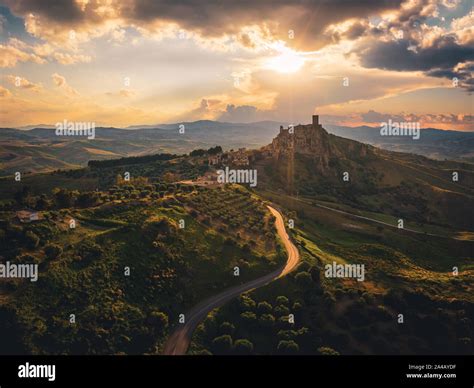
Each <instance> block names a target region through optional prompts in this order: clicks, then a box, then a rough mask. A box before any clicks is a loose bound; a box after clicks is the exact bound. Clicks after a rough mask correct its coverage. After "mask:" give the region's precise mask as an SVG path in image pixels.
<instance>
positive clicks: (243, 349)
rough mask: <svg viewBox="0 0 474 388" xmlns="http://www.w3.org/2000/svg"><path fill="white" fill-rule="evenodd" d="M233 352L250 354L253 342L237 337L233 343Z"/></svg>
mask: <svg viewBox="0 0 474 388" xmlns="http://www.w3.org/2000/svg"><path fill="white" fill-rule="evenodd" d="M234 352H235V353H236V354H252V352H253V343H252V342H250V341H249V340H246V339H238V340H237V341H235V343H234Z"/></svg>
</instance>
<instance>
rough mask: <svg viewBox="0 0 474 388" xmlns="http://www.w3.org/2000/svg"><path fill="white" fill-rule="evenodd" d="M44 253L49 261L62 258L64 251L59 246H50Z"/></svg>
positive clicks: (47, 246)
mask: <svg viewBox="0 0 474 388" xmlns="http://www.w3.org/2000/svg"><path fill="white" fill-rule="evenodd" d="M44 253H45V255H46V258H47V259H48V260H54V259H56V258H58V257H59V256H61V254H62V253H63V249H62V248H61V247H60V246H59V245H57V244H48V245H46V246H45V247H44Z"/></svg>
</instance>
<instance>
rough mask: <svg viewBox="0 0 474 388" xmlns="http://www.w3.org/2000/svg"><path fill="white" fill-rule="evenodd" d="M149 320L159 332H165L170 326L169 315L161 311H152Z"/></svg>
mask: <svg viewBox="0 0 474 388" xmlns="http://www.w3.org/2000/svg"><path fill="white" fill-rule="evenodd" d="M149 320H150V323H151V324H152V325H153V326H154V329H155V331H156V332H157V333H163V331H164V330H165V329H166V328H167V327H168V316H167V315H166V314H165V313H163V312H161V311H152V312H151V313H150V318H149Z"/></svg>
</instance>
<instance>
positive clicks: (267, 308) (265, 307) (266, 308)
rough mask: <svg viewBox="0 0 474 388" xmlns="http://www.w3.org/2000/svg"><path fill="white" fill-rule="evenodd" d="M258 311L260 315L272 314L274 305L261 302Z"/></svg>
mask: <svg viewBox="0 0 474 388" xmlns="http://www.w3.org/2000/svg"><path fill="white" fill-rule="evenodd" d="M257 311H258V313H259V314H270V313H271V312H272V305H271V304H270V303H268V302H265V301H263V302H260V303H259V304H258V305H257Z"/></svg>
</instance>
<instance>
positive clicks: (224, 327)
mask: <svg viewBox="0 0 474 388" xmlns="http://www.w3.org/2000/svg"><path fill="white" fill-rule="evenodd" d="M234 330H235V326H234V325H233V324H232V323H230V322H223V323H222V324H221V326H220V332H221V333H223V334H229V335H231V334H233V333H234Z"/></svg>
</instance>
